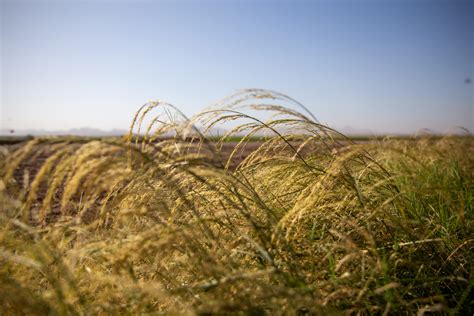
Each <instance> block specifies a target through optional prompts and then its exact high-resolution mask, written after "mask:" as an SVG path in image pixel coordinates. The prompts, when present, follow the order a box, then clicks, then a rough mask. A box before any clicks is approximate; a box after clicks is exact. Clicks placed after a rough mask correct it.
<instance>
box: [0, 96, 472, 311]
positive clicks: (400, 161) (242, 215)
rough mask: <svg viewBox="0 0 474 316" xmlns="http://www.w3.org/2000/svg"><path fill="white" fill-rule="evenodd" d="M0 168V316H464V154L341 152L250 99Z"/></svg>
mask: <svg viewBox="0 0 474 316" xmlns="http://www.w3.org/2000/svg"><path fill="white" fill-rule="evenodd" d="M224 130H225V131H227V132H225V133H224V134H223V135H218V136H216V133H217V132H219V131H224ZM255 139H258V142H255ZM235 140H237V142H235ZM229 141H233V142H234V143H232V147H231V148H232V149H231V150H228V151H225V150H224V149H225V148H229ZM226 146H227V147H226ZM1 157H2V161H1V177H2V178H1V179H2V180H1V182H0V202H1V209H0V210H1V213H0V225H1V228H2V229H1V232H0V261H1V265H0V282H1V286H0V301H1V303H2V305H1V306H2V310H3V312H4V313H6V314H24V313H30V314H31V313H37V314H115V313H126V314H137V313H143V314H158V313H166V314H168V313H170V314H209V313H211V314H212V313H216V314H221V313H236V314H340V313H347V314H372V313H374V314H389V313H397V314H414V313H417V314H420V315H421V314H424V313H428V312H439V313H444V314H456V313H459V314H472V313H473V311H474V302H473V299H472V297H474V295H473V292H474V291H473V284H474V278H473V265H472V262H473V247H474V235H473V192H474V180H473V179H474V178H473V176H474V174H473V173H474V168H473V162H474V161H473V159H474V158H472V157H474V142H473V139H472V138H471V137H470V136H465V137H454V136H452V137H444V138H434V137H429V136H423V137H418V138H414V139H406V140H403V139H401V140H400V139H398V140H391V139H384V140H377V141H369V142H363V143H355V142H353V141H351V140H350V139H349V138H346V137H345V136H343V135H341V134H339V133H338V132H337V131H335V130H333V129H331V128H329V127H327V126H325V125H323V124H320V123H319V122H318V121H317V120H316V118H315V117H314V116H313V115H312V114H311V113H310V112H309V111H307V109H306V108H305V107H304V106H303V105H301V104H299V103H298V102H296V101H295V100H293V99H291V98H290V97H288V96H285V95H283V94H280V93H276V92H272V91H266V90H257V89H252V90H245V91H241V92H239V93H236V94H234V95H232V96H230V97H228V98H225V99H223V100H221V101H220V102H218V103H217V104H216V105H215V106H213V107H211V108H208V109H205V110H204V111H202V112H201V113H199V114H197V115H195V116H194V117H192V118H186V117H185V115H183V114H182V113H181V112H180V111H179V110H178V109H177V108H175V107H174V106H172V105H171V104H168V103H165V102H161V101H156V102H150V103H147V104H145V105H144V106H143V107H141V108H140V109H139V111H138V112H137V113H136V115H135V117H134V118H133V120H132V124H131V127H130V133H129V135H127V136H125V137H124V138H123V139H102V140H95V141H90V142H88V141H84V140H81V139H71V138H67V139H65V138H59V139H40V138H37V139H34V140H31V141H29V142H28V143H26V144H25V145H23V146H21V147H19V148H17V149H15V150H13V151H12V152H6V153H2V156H1ZM38 157H40V158H41V157H43V158H41V159H42V160H43V162H42V164H41V166H39V167H38V168H36V169H35V170H33V169H34V168H33V169H32V168H30V167H29V166H31V164H32V163H33V162H34V161H35V160H36V161H37V160H38V159H39V158H38ZM236 161H237V162H238V163H236ZM30 169H31V170H30Z"/></svg>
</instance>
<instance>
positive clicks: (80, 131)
mask: <svg viewBox="0 0 474 316" xmlns="http://www.w3.org/2000/svg"><path fill="white" fill-rule="evenodd" d="M125 134H128V130H124V129H112V130H101V129H97V128H90V127H81V128H72V129H68V130H53V131H51V130H45V129H21V130H10V129H5V128H3V129H0V135H2V136H26V135H31V136H60V135H61V136H63V135H70V136H91V137H93V136H99V137H104V136H122V135H125Z"/></svg>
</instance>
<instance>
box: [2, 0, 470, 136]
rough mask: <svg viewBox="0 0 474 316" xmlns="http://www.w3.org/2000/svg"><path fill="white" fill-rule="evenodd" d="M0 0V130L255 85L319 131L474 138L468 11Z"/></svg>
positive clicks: (447, 6) (427, 4) (347, 4)
mask: <svg viewBox="0 0 474 316" xmlns="http://www.w3.org/2000/svg"><path fill="white" fill-rule="evenodd" d="M0 1H1V79H2V81H1V93H2V96H1V108H0V127H2V128H15V129H27V128H33V129H39V128H43V129H49V130H53V129H69V128H78V127H84V126H87V127H94V128H101V129H112V128H123V129H126V128H127V127H128V126H129V123H130V121H131V118H132V116H133V114H134V112H135V110H136V109H137V108H138V107H139V106H140V105H142V104H143V103H145V102H146V101H148V100H152V99H163V100H166V101H168V102H171V103H173V104H175V105H177V106H178V107H180V108H181V109H182V110H183V111H184V112H185V113H186V114H188V115H192V114H193V113H196V112H197V111H198V110H200V109H202V108H203V107H205V106H207V105H209V104H211V103H212V102H213V101H215V100H218V99H220V98H222V97H224V96H226V95H228V94H230V93H232V92H234V91H235V90H237V89H241V88H265V89H272V90H277V91H279V92H283V93H285V94H288V95H290V96H292V97H293V98H295V99H297V100H298V101H300V102H302V103H303V104H305V105H306V106H307V107H308V108H310V109H311V111H312V112H313V113H314V114H315V116H316V117H318V118H319V120H320V121H321V122H323V123H327V124H329V125H330V126H333V127H338V128H342V127H345V126H351V127H354V128H363V129H370V130H372V131H376V132H380V133H384V132H385V133H386V132H388V133H394V132H395V133H413V132H416V131H417V130H419V129H421V128H429V129H432V130H435V131H440V132H443V131H446V130H447V129H448V128H450V127H453V126H464V127H467V128H469V129H471V131H474V113H473V107H474V83H472V80H474V78H473V77H474V1H456V0H445V1H436V0H433V1H428V0H426V1H421V0H420V1H418V0H413V1H404V0H398V1H388V0H379V1H288V2H283V1H257V0H254V1H229V0H224V1H212V2H211V1H209V2H205V1H186V2H185V1H112V0H109V1H106V0H97V1H74V0H67V1H66V0H64V1H41V0H35V1H22V0H15V1H13V0H11V1H10V0H0ZM467 78H471V83H469V80H467Z"/></svg>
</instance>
